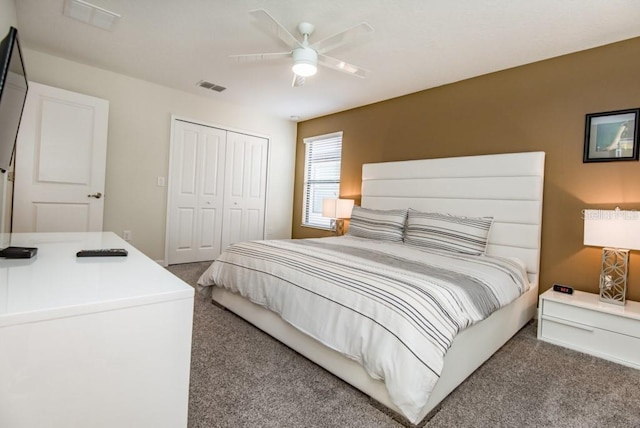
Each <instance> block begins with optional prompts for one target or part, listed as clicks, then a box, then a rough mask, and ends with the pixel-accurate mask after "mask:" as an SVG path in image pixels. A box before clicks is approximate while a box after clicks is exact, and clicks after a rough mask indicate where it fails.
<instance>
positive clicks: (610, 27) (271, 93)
mask: <svg viewBox="0 0 640 428" xmlns="http://www.w3.org/2000/svg"><path fill="white" fill-rule="evenodd" d="M87 1H88V2H90V3H92V4H94V5H96V6H99V7H102V8H105V9H108V10H110V11H113V12H116V13H118V14H120V15H122V18H121V19H120V21H119V22H118V23H117V24H116V26H115V28H114V30H113V31H112V32H109V31H105V30H102V29H99V28H96V27H92V26H90V25H87V24H84V23H82V22H79V21H76V20H74V19H71V18H68V17H66V16H64V15H63V10H64V0H46V1H43V0H16V8H17V14H18V26H19V31H20V37H21V41H22V43H23V45H25V46H26V47H29V48H32V49H36V50H39V51H43V52H46V53H50V54H53V55H57V56H61V57H64V58H68V59H70V60H74V61H78V62H82V63H85V64H88V65H92V66H96V67H100V68H104V69H108V70H112V71H115V72H118V73H122V74H125V75H129V76H132V77H136V78H140V79H144V80H147V81H150V82H155V83H158V84H161V85H165V86H169V87H172V88H176V89H179V90H182V91H186V92H191V93H194V94H199V95H202V96H205V97H210V98H212V99H216V100H220V101H223V102H230V103H237V104H243V105H249V106H252V107H254V108H257V109H260V110H262V111H265V112H267V113H271V114H273V115H275V116H278V117H282V118H290V117H291V116H299V117H300V118H301V120H304V119H309V118H312V117H317V116H322V115H325V114H329V113H333V112H337V111H342V110H346V109H349V108H353V107H357V106H362V105H366V104H370V103H374V102H377V101H381V100H385V99H389V98H393V97H397V96H400V95H405V94H408V93H412V92H417V91H420V90H423V89H427V88H432V87H435V86H440V85H443V84H447V83H451V82H456V81H460V80H463V79H467V78H470V77H473V76H478V75H482V74H486V73H491V72H494V71H498V70H503V69H506V68H511V67H515V66H518V65H522V64H526V63H531V62H535V61H539V60H542V59H546V58H551V57H555V56H559V55H563V54H566V53H570V52H576V51H580V50H584V49H589V48H592V47H596V46H601V45H605V44H608V43H612V42H616V41H620V40H624V39H629V38H633V37H638V36H640V24H639V23H640V1H638V0H322V1H320V0H87ZM253 9H265V10H266V11H268V12H269V13H270V14H271V15H272V16H273V17H274V18H275V19H276V20H278V21H279V22H281V23H282V25H283V26H284V27H285V28H287V29H288V30H289V32H290V33H292V34H293V35H295V36H298V33H297V31H296V27H297V24H298V23H299V22H301V21H308V22H310V23H312V24H314V25H315V26H316V30H315V33H314V34H313V35H312V37H311V42H313V41H314V40H315V41H317V40H321V39H323V38H325V37H327V36H330V35H332V34H334V33H337V32H339V31H341V30H344V29H346V28H348V27H351V26H353V25H355V24H358V23H360V22H362V21H366V22H368V23H369V24H370V25H371V26H372V27H373V28H374V30H375V31H374V32H373V34H372V35H370V36H366V37H365V38H364V39H362V40H359V41H357V42H355V43H353V44H350V45H348V46H343V47H340V48H338V49H336V50H335V51H331V52H330V53H329V54H330V55H331V56H334V57H337V58H340V59H342V60H344V61H347V62H349V63H352V64H355V65H358V66H361V67H364V68H366V69H369V70H371V72H372V73H371V75H370V76H369V77H367V78H366V79H359V78H356V77H353V76H349V75H346V74H343V73H340V72H338V71H334V70H331V69H327V68H324V67H320V69H319V70H318V73H317V74H316V75H315V76H313V77H310V78H307V82H306V85H305V86H303V87H296V88H293V87H291V80H292V74H291V70H290V66H291V64H290V62H289V61H287V60H282V61H274V62H269V63H254V64H237V63H234V62H233V61H231V60H230V59H229V58H228V56H229V55H231V54H242V53H258V52H281V51H283V50H286V47H285V46H284V45H283V44H282V42H280V41H279V40H278V39H276V38H274V37H272V36H270V35H268V34H267V33H265V32H264V31H263V30H262V29H261V28H260V27H258V26H257V25H256V24H255V22H253V20H252V19H251V17H250V15H249V14H248V13H247V12H248V11H250V10H253ZM620 66H624V64H620ZM28 71H29V70H28V64H27V73H28ZM200 80H207V81H210V82H213V83H216V84H218V85H222V86H224V87H226V88H227V90H226V91H224V92H222V93H217V92H212V91H208V90H206V89H202V88H199V87H197V86H196V83H197V82H198V81H200Z"/></svg>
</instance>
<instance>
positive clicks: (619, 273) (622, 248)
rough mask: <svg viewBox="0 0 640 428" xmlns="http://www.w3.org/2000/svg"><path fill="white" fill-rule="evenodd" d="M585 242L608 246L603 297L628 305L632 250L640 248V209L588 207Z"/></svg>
mask: <svg viewBox="0 0 640 428" xmlns="http://www.w3.org/2000/svg"><path fill="white" fill-rule="evenodd" d="M584 245H590V246H594V247H604V248H603V249H602V270H601V272H600V300H601V301H603V302H607V303H613V304H616V305H624V304H625V299H626V294H627V276H628V266H629V250H640V212H639V211H624V210H621V209H620V208H616V209H615V210H584Z"/></svg>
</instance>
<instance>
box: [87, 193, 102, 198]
mask: <svg viewBox="0 0 640 428" xmlns="http://www.w3.org/2000/svg"><path fill="white" fill-rule="evenodd" d="M101 197H102V193H100V192H98V193H94V194H93V195H87V198H96V199H100V198H101Z"/></svg>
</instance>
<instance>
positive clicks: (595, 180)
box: [292, 38, 640, 300]
mask: <svg viewBox="0 0 640 428" xmlns="http://www.w3.org/2000/svg"><path fill="white" fill-rule="evenodd" d="M637 107H640V38H635V39H630V40H627V41H623V42H619V43H615V44H611V45H608V46H604V47H600V48H595V49H591V50H587V51H583V52H578V53H575V54H571V55H566V56H562V57H558V58H553V59H549V60H545V61H541V62H537V63H534V64H529V65H525V66H521V67H517V68H513V69H509V70H505V71H501V72H497V73H492V74H489V75H485V76H480V77H477V78H473V79H469V80H465V81H462V82H458V83H454V84H450V85H446V86H441V87H438V88H434V89H429V90H425V91H422V92H417V93H414V94H410V95H406V96H403V97H399V98H394V99H391V100H387V101H383V102H380V103H376V104H372V105H368V106H364V107H360V108H357V109H353V110H348V111H345V112H341V113H336V114H332V115H329V116H324V117H320V118H316V119H312V120H309V121H305V122H301V123H300V124H299V125H298V141H297V147H298V150H297V155H296V173H295V190H294V191H295V195H294V207H293V209H294V212H293V231H292V235H293V237H294V238H306V237H318V236H326V235H328V234H327V233H326V232H323V231H320V230H316V229H310V228H305V227H301V226H300V224H301V211H302V179H303V173H304V166H303V164H304V146H303V138H305V137H310V136H314V135H321V134H326V133H330V132H335V131H343V132H344V135H343V146H342V184H341V190H340V193H341V196H342V197H352V198H356V199H357V198H358V197H359V195H360V185H361V180H360V176H361V172H362V164H363V163H368V162H386V161H397V160H407V159H423V158H439V157H448V156H466V155H480V154H494V153H510V152H525V151H544V152H546V168H545V183H544V209H543V220H542V221H543V223H542V259H541V278H540V289H541V291H544V290H546V289H548V288H550V287H551V286H552V284H553V283H554V282H558V283H564V284H568V285H572V286H574V287H575V288H576V289H579V290H583V291H591V292H597V287H598V286H597V283H598V274H599V271H600V254H601V251H600V249H598V248H591V247H584V246H583V244H582V230H583V229H582V228H583V223H582V218H581V210H582V209H584V208H601V209H613V208H615V207H616V206H620V207H621V208H624V209H640V162H633V161H626V162H602V163H589V164H583V163H582V154H583V146H584V126H585V114H587V113H596V112H605V111H612V110H620V109H627V108H637ZM628 298H630V299H633V300H640V252H638V251H636V252H632V253H631V263H630V278H629V292H628Z"/></svg>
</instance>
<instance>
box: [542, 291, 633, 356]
mask: <svg viewBox="0 0 640 428" xmlns="http://www.w3.org/2000/svg"><path fill="white" fill-rule="evenodd" d="M546 303H549V302H546ZM546 303H545V304H546ZM561 306H562V307H563V310H566V309H568V308H567V306H566V305H561ZM545 312H546V311H545ZM589 313H590V314H592V315H597V314H596V313H594V312H589ZM538 322H539V323H541V324H540V339H542V340H545V341H548V342H551V343H554V344H557V345H560V346H564V347H566V348H571V349H574V350H576V351H580V352H585V353H587V354H591V355H595V356H597V357H601V358H604V359H607V360H611V361H614V362H617V363H620V364H624V365H627V366H631V367H634V368H640V338H637V337H630V336H627V335H625V334H618V333H614V332H611V331H607V330H602V329H599V328H593V327H590V326H586V325H583V324H578V323H574V322H571V321H566V320H565V319H558V318H553V317H550V316H548V315H544V316H543V318H542V319H540V320H538ZM636 326H637V324H636Z"/></svg>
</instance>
